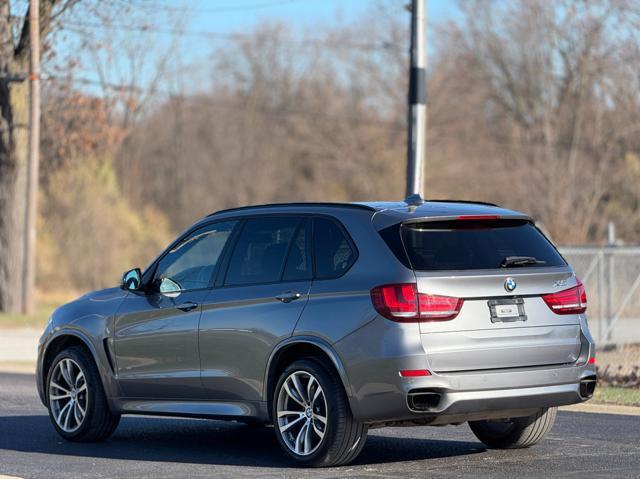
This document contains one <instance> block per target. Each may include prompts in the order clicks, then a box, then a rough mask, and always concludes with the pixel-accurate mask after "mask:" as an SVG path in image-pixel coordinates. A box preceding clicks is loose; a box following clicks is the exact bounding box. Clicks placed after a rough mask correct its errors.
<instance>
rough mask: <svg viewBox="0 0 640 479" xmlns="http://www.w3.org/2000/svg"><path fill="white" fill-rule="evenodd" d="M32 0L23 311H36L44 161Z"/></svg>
mask: <svg viewBox="0 0 640 479" xmlns="http://www.w3.org/2000/svg"><path fill="white" fill-rule="evenodd" d="M39 3H40V2H39V0H30V1H29V47H30V70H31V71H30V72H29V87H30V92H29V101H30V103H29V159H28V163H27V205H26V208H25V228H26V231H25V233H26V234H25V235H24V238H25V240H24V241H25V245H24V271H23V276H22V277H23V285H22V312H23V313H24V314H33V312H34V293H33V291H34V289H35V279H36V221H37V217H38V175H39V162H40V18H39V16H40V4H39Z"/></svg>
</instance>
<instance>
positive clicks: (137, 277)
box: [121, 268, 142, 291]
mask: <svg viewBox="0 0 640 479" xmlns="http://www.w3.org/2000/svg"><path fill="white" fill-rule="evenodd" d="M141 285H142V271H140V268H133V269H131V270H129V271H127V272H126V273H125V274H123V275H122V285H121V287H122V289H126V290H129V291H138V290H139V289H140V286H141Z"/></svg>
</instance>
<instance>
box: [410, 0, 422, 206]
mask: <svg viewBox="0 0 640 479" xmlns="http://www.w3.org/2000/svg"><path fill="white" fill-rule="evenodd" d="M426 30H427V6H426V0H412V1H411V50H410V55H411V66H410V68H409V95H408V103H409V105H408V106H409V112H408V116H409V119H408V126H409V136H408V138H407V188H406V196H407V197H409V196H411V195H416V194H417V195H422V193H423V182H424V157H425V147H426V139H427V138H426V133H427V91H426V88H427V86H426V79H427V77H426V68H427V53H426V46H425V35H426Z"/></svg>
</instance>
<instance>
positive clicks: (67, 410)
mask: <svg viewBox="0 0 640 479" xmlns="http://www.w3.org/2000/svg"><path fill="white" fill-rule="evenodd" d="M88 401H89V390H88V388H87V381H86V378H85V375H84V372H83V371H82V369H81V368H80V366H79V365H78V363H76V362H75V361H74V360H73V359H69V358H64V359H62V360H61V361H59V362H58V364H56V366H55V369H54V370H53V373H52V374H51V379H50V380H49V408H50V410H51V415H52V417H53V419H54V421H55V422H56V424H57V425H58V427H59V428H60V429H62V430H63V431H64V432H67V433H72V432H75V431H77V430H78V429H79V428H80V426H82V423H83V422H84V419H85V416H86V414H87V405H88Z"/></svg>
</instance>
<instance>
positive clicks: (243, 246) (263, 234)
mask: <svg viewBox="0 0 640 479" xmlns="http://www.w3.org/2000/svg"><path fill="white" fill-rule="evenodd" d="M300 222H301V219H300V218H297V217H273V216H264V217H261V218H252V219H249V220H247V222H246V223H245V225H244V227H243V229H242V232H241V233H240V237H239V238H238V242H237V243H236V245H235V248H234V250H233V254H232V255H231V260H230V262H229V269H228V271H227V275H226V278H225V285H232V286H233V285H243V284H257V283H273V282H277V281H280V279H281V277H282V273H283V268H284V266H285V260H286V259H287V255H288V254H289V247H290V246H291V242H292V240H293V238H294V234H295V233H296V231H297V229H298V225H299V224H300ZM298 266H299V265H296V267H298ZM292 267H293V266H292Z"/></svg>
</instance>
